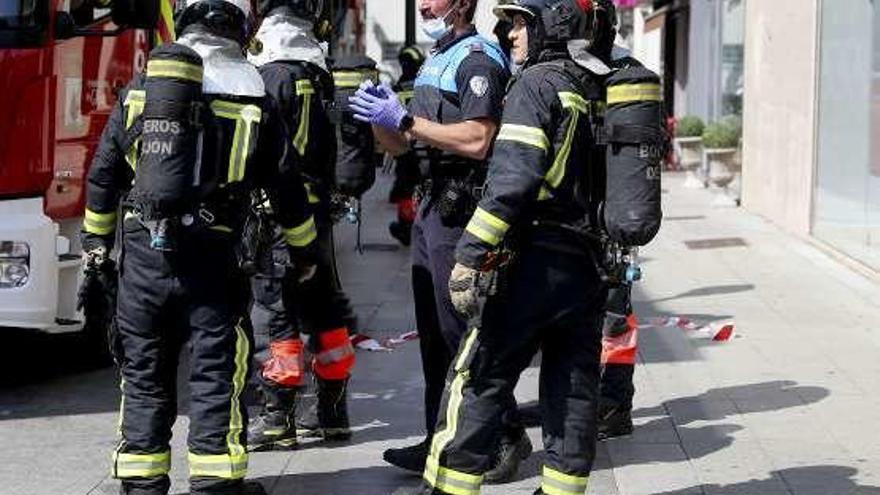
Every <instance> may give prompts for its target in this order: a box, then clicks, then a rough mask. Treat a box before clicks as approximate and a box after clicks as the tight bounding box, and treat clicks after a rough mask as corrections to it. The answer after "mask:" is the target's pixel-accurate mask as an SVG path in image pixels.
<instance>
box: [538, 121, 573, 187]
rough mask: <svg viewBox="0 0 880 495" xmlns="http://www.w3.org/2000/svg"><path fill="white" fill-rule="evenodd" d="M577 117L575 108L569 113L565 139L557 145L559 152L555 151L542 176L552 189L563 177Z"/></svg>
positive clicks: (557, 185)
mask: <svg viewBox="0 0 880 495" xmlns="http://www.w3.org/2000/svg"><path fill="white" fill-rule="evenodd" d="M579 117H580V112H578V111H577V110H575V111H573V112H572V113H571V122H570V123H569V124H568V130H567V131H566V132H565V141H563V142H562V146H560V147H559V152H558V153H556V158H555V159H554V160H553V165H552V166H551V167H550V170H548V171H547V175H546V176H545V178H544V179H545V180H546V181H547V184H548V185H550V187H552V188H554V189H555V188H557V187H559V184H561V183H562V179H563V178H564V177H565V164H566V163H567V162H568V157H569V155H571V145H572V142H573V141H574V135H575V131H576V130H577V125H578V120H580V119H579Z"/></svg>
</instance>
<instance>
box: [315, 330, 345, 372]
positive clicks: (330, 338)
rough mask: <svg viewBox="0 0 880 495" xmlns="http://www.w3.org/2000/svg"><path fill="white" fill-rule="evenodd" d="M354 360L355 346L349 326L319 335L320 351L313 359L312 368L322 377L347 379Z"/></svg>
mask: <svg viewBox="0 0 880 495" xmlns="http://www.w3.org/2000/svg"><path fill="white" fill-rule="evenodd" d="M354 361H355V357H354V347H353V346H352V345H351V339H349V336H348V329H347V328H345V327H342V328H337V329H334V330H330V331H327V332H322V333H320V334H319V335H318V352H316V353H315V357H314V359H313V361H312V369H313V370H314V371H315V374H316V375H318V376H319V377H320V378H323V379H324V380H345V379H347V378H348V377H349V375H351V370H352V368H354Z"/></svg>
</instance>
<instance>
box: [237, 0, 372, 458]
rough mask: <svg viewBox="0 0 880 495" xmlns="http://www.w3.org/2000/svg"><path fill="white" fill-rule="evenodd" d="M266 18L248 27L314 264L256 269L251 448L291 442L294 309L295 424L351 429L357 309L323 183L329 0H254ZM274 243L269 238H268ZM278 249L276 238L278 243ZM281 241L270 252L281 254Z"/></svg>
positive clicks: (327, 154)
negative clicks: (294, 175) (304, 401)
mask: <svg viewBox="0 0 880 495" xmlns="http://www.w3.org/2000/svg"><path fill="white" fill-rule="evenodd" d="M258 8H259V13H260V15H261V16H262V17H263V18H264V19H263V22H262V24H261V26H260V29H259V31H258V32H257V35H256V40H257V47H256V50H257V51H258V52H257V53H255V54H253V55H252V57H251V60H252V61H253V62H254V63H255V64H256V65H257V66H259V70H260V74H261V75H262V76H263V80H264V81H265V84H266V91H267V92H268V93H269V94H270V95H272V96H273V97H274V98H275V99H276V100H277V101H279V102H280V108H281V114H282V115H283V116H284V119H285V121H286V123H287V126H288V128H290V129H291V133H292V141H291V143H290V146H291V154H292V156H293V159H294V161H296V162H297V164H298V168H299V169H300V170H302V171H303V174H304V176H305V177H306V180H307V183H306V184H307V187H308V190H309V201H310V203H311V204H312V207H313V209H314V211H315V222H316V225H317V233H318V238H317V246H316V248H317V253H318V255H317V261H318V263H317V271H316V273H315V275H314V277H311V278H310V279H309V280H308V281H305V282H301V283H300V282H298V281H297V280H296V279H295V278H294V277H291V276H289V275H284V276H282V277H277V276H274V275H273V274H271V273H270V274H265V275H264V276H263V277H261V279H257V282H256V283H258V284H261V288H260V290H258V291H257V303H258V304H257V305H255V309H256V310H257V311H260V312H263V315H264V316H263V317H262V318H260V320H261V321H265V322H266V326H264V327H263V329H265V328H266V327H268V330H269V333H270V335H269V337H270V345H269V357H268V359H267V360H266V361H265V362H264V363H263V373H262V384H263V386H262V390H263V392H264V397H265V399H266V402H265V409H264V411H263V413H262V414H260V416H259V417H257V418H255V419H254V422H253V423H252V424H251V426H250V428H249V431H248V434H249V436H250V439H251V440H252V441H253V442H254V446H255V447H256V448H258V449H260V448H267V447H272V446H276V445H279V446H290V445H292V444H294V443H295V439H296V425H295V424H294V409H295V408H294V398H295V395H296V390H297V389H298V388H300V387H301V386H302V385H303V382H304V373H303V356H302V351H303V343H302V340H301V339H300V337H299V333H298V331H297V318H298V320H299V323H301V324H302V327H303V329H304V330H305V331H306V332H308V333H309V335H310V336H311V338H310V339H309V345H310V347H311V351H312V354H313V362H312V370H313V371H314V373H315V379H316V382H317V396H318V401H317V404H316V406H315V407H314V408H312V409H311V410H310V411H309V413H307V414H306V417H305V418H304V419H303V421H301V422H300V426H301V427H302V428H305V429H306V430H308V433H312V434H315V435H319V436H322V437H323V438H325V439H331V440H340V439H346V438H348V437H349V436H350V435H351V431H350V429H349V420H348V409H347V398H346V388H347V384H348V379H349V377H350V374H351V370H352V368H353V367H354V362H355V355H354V348H353V347H352V345H351V342H350V340H349V330H350V329H354V328H355V325H356V318H355V316H354V312H353V310H352V308H351V305H350V303H349V300H348V297H347V296H346V295H345V293H344V292H343V291H342V289H341V287H340V284H339V279H338V276H337V273H336V260H335V256H334V250H333V230H332V227H333V226H332V221H331V219H330V190H331V188H332V187H333V168H334V166H335V158H336V153H335V151H336V140H335V133H336V128H335V126H334V125H333V124H332V123H331V120H330V115H329V111H328V110H329V107H330V103H331V102H332V100H333V81H332V78H331V75H330V72H329V70H328V68H327V64H326V61H325V56H324V52H323V50H322V48H321V46H320V44H319V43H320V41H322V40H324V41H326V40H327V39H328V38H329V35H330V34H331V32H332V25H331V23H330V9H329V3H326V2H322V1H318V0H262V1H261V2H260V3H259V5H258ZM277 245H278V243H277V242H276V246H277ZM277 251H278V249H277V247H276V252H277ZM283 255H284V252H283V250H281V252H280V253H278V254H277V255H276V256H275V257H274V258H276V259H277V258H278V257H282V258H283Z"/></svg>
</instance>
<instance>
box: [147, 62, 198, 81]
mask: <svg viewBox="0 0 880 495" xmlns="http://www.w3.org/2000/svg"><path fill="white" fill-rule="evenodd" d="M202 71H203V70H202V66H201V65H195V64H190V63H187V62H181V61H179V60H150V61H149V62H147V77H174V78H177V79H186V80H188V81H193V82H197V83H199V84H201V82H202Z"/></svg>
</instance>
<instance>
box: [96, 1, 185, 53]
mask: <svg viewBox="0 0 880 495" xmlns="http://www.w3.org/2000/svg"><path fill="white" fill-rule="evenodd" d="M107 1H108V3H113V0H107ZM159 24H160V25H162V24H164V25H165V28H166V30H167V36H168V38H167V39H164V38H162V30H161V29H156V30H155V32H156V44H157V45H161V44H162V43H167V42H169V41H174V0H161V1H160V10H159Z"/></svg>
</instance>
